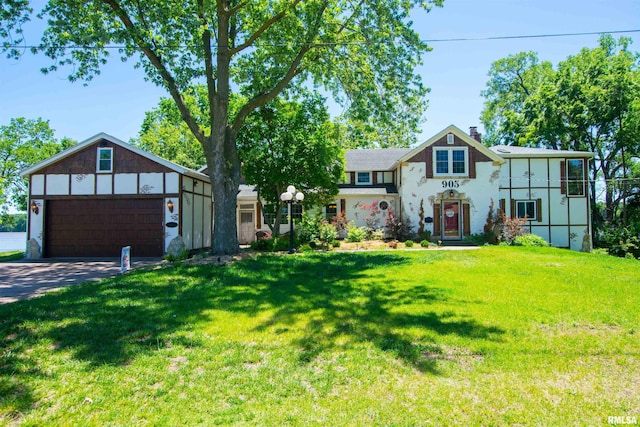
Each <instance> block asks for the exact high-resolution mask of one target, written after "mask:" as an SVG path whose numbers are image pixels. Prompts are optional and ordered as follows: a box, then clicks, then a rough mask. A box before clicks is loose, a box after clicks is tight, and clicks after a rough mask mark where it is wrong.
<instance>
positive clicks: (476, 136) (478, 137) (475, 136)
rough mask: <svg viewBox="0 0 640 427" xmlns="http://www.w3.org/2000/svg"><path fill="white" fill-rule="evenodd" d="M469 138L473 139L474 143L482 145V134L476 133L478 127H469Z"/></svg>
mask: <svg viewBox="0 0 640 427" xmlns="http://www.w3.org/2000/svg"><path fill="white" fill-rule="evenodd" d="M469 136H470V137H471V138H473V139H475V140H476V141H478V142H480V143H482V134H481V133H478V127H477V126H471V127H470V128H469Z"/></svg>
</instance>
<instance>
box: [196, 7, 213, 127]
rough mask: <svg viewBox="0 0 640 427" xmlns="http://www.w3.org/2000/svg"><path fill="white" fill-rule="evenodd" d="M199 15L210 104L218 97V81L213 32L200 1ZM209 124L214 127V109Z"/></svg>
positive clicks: (210, 113) (210, 114) (211, 110)
mask: <svg viewBox="0 0 640 427" xmlns="http://www.w3.org/2000/svg"><path fill="white" fill-rule="evenodd" d="M198 15H199V18H200V21H201V25H202V26H203V28H204V29H205V30H204V31H203V33H202V47H203V56H204V64H205V70H206V71H205V79H206V81H207V94H208V97H209V102H211V100H212V99H214V97H215V96H216V80H215V78H214V76H213V75H214V68H213V53H212V51H211V30H209V26H208V21H207V16H206V12H205V9H204V3H203V0H198ZM209 123H211V124H212V125H213V108H209Z"/></svg>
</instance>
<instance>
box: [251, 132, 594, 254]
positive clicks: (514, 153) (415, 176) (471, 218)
mask: <svg viewBox="0 0 640 427" xmlns="http://www.w3.org/2000/svg"><path fill="white" fill-rule="evenodd" d="M591 158H593V154H592V153H588V152H573V151H558V150H547V149H537V148H524V147H506V146H496V147H490V148H488V147H486V146H484V145H482V144H481V141H480V135H479V134H478V132H477V130H476V128H471V131H470V133H469V134H466V133H465V132H463V131H462V130H460V129H459V128H457V127H455V126H453V125H452V126H449V127H447V128H446V129H444V130H442V131H441V132H439V133H438V134H436V135H434V136H433V137H431V138H429V139H428V140H427V141H425V142H424V143H422V144H420V145H419V146H417V147H415V148H390V149H356V150H348V151H347V152H346V171H345V181H344V182H343V183H341V184H340V185H339V194H338V196H337V197H336V200H335V201H334V202H333V203H330V204H328V205H326V206H324V207H322V214H323V215H325V216H326V217H327V218H330V217H332V216H334V215H337V214H339V213H344V215H345V218H346V220H347V221H353V222H354V223H355V225H357V226H365V225H368V224H367V222H368V221H369V222H372V220H373V222H374V223H377V225H378V226H380V227H382V226H384V222H385V219H386V217H387V216H388V215H389V212H393V214H394V215H395V216H397V217H400V218H402V219H403V220H408V222H409V224H410V225H411V226H412V230H413V231H414V232H417V231H418V228H419V224H421V223H422V224H423V229H424V230H425V231H428V232H430V233H431V235H432V236H433V238H435V239H437V240H442V241H445V242H446V241H461V240H463V239H464V238H465V237H466V236H469V235H471V234H480V233H482V232H483V231H484V227H485V224H486V223H487V216H488V214H489V211H490V209H493V211H494V212H497V211H498V210H500V211H501V212H502V213H504V214H505V215H506V216H507V217H519V218H526V229H527V231H528V232H531V233H533V234H537V235H539V236H541V237H542V238H544V239H545V240H546V241H548V242H549V243H550V244H551V245H553V246H557V247H565V248H571V249H574V250H585V251H588V250H590V249H591V219H590V199H589V197H588V179H587V176H588V175H587V165H588V162H589V160H590V159H591ZM244 194H245V198H244V200H243V206H244V212H248V211H249V210H251V211H252V212H253V215H255V216H256V217H259V215H258V214H259V211H258V208H257V204H256V196H255V192H254V193H253V196H251V192H250V191H249V189H245V190H244ZM251 197H253V199H252V198H251ZM372 207H374V208H377V209H373V210H372V209H371V208H372ZM372 212H373V213H374V215H373V216H372ZM299 214H300V213H299V212H294V216H295V215H299ZM248 218H249V217H248V216H247V217H246V218H245V219H247V220H248ZM239 221H240V220H239ZM253 226H254V227H255V228H254V229H256V230H259V229H261V228H262V229H265V228H266V227H265V226H262V227H261V226H260V224H258V223H254V224H253ZM244 227H245V228H247V229H250V228H251V224H244ZM282 228H283V229H284V230H287V226H286V224H283V226H282ZM245 235H246V236H247V237H249V236H250V233H246V234H245Z"/></svg>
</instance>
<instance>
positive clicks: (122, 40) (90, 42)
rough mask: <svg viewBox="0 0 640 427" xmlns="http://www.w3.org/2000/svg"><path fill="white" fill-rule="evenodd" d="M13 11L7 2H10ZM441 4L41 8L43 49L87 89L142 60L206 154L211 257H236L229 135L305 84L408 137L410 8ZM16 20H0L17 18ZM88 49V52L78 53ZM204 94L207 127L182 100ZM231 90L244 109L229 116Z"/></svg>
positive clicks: (55, 1)
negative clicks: (114, 57) (190, 93)
mask: <svg viewBox="0 0 640 427" xmlns="http://www.w3.org/2000/svg"><path fill="white" fill-rule="evenodd" d="M13 1H15V0H13ZM442 4H443V0H424V1H422V0H421V1H418V0H387V1H377V0H362V1H359V2H352V1H350V0H309V1H302V0H255V1H240V0H217V1H215V2H212V1H205V0H195V1H192V2H183V1H167V0H147V1H144V2H141V1H139V0H96V1H91V2H87V1H84V0H49V1H48V2H47V3H46V6H45V7H44V10H43V11H42V12H43V14H44V15H45V16H47V18H48V28H47V29H46V31H45V33H44V36H43V39H42V45H41V49H40V50H42V51H43V52H44V53H45V54H46V55H47V56H49V57H50V58H52V59H53V61H54V63H53V65H52V66H51V67H49V68H48V70H49V71H51V70H56V69H58V67H66V66H69V79H70V80H72V81H75V80H81V81H85V82H86V81H89V80H91V79H92V77H93V76H94V75H96V74H98V73H99V72H100V68H101V66H102V65H103V64H104V63H105V62H106V61H107V60H108V59H109V57H110V54H111V53H112V52H113V49H111V48H112V47H114V46H119V47H120V48H119V50H118V52H119V54H120V56H121V59H122V60H126V59H128V58H131V57H136V58H137V59H138V62H137V64H136V65H137V66H139V67H141V68H142V69H143V70H144V71H145V73H146V76H147V78H148V79H149V80H151V81H152V82H154V83H155V84H157V85H159V86H162V87H164V88H166V89H167V91H168V92H169V94H170V95H171V98H172V99H173V101H174V102H175V103H176V105H177V106H178V110H179V111H180V115H181V117H182V119H183V120H184V122H185V123H186V125H187V127H188V128H189V130H190V131H191V133H192V134H193V135H194V136H195V137H196V139H197V140H198V142H199V143H200V144H201V145H202V147H203V151H204V155H205V158H206V160H207V165H208V171H209V175H210V177H211V181H212V184H213V185H212V187H213V198H214V223H215V227H214V233H213V248H212V251H213V252H214V253H235V252H237V251H238V250H239V247H238V240H237V230H236V215H235V209H236V201H237V188H238V184H239V182H240V157H239V154H238V147H237V137H238V133H239V132H240V129H241V128H242V126H243V124H244V122H245V120H246V119H247V117H248V116H249V114H250V113H251V112H253V111H255V110H256V109H258V108H259V107H261V106H263V105H265V104H267V103H268V102H270V101H272V100H274V99H275V98H276V97H277V96H278V95H279V94H280V93H281V92H282V91H283V90H284V89H285V88H289V89H290V90H295V89H296V88H300V87H303V86H305V85H309V84H313V85H315V86H318V87H324V88H325V89H326V90H327V91H328V93H331V94H332V95H333V96H334V98H335V99H336V100H337V101H338V102H339V103H341V104H343V105H345V106H346V107H347V111H348V115H349V118H350V119H354V120H366V121H368V122H370V123H379V124H381V125H384V126H393V125H394V124H397V125H398V126H399V127H404V126H405V124H406V123H410V122H411V121H412V120H415V118H416V117H420V116H421V115H422V113H423V107H424V106H425V105H424V102H422V99H423V96H424V95H425V93H426V89H425V88H424V86H423V84H422V82H421V79H420V77H419V76H418V75H416V73H415V67H416V66H417V65H419V64H420V61H421V57H422V54H423V53H424V52H426V51H427V50H428V49H427V45H426V44H425V43H424V42H422V41H421V40H420V39H419V36H418V34H417V33H416V32H415V31H414V30H413V29H412V28H411V21H410V18H409V14H410V12H411V11H412V9H413V8H423V9H426V10H428V9H429V8H431V7H433V6H434V5H437V6H441V5H442ZM18 10H19V12H18V13H12V14H9V17H8V18H5V17H3V18H1V19H2V21H1V22H2V25H3V28H7V25H6V23H7V22H14V23H15V22H16V20H17V19H18V20H19V19H21V16H23V14H22V13H21V12H24V11H25V10H26V6H25V5H22V7H20V8H18ZM78 47H88V48H78ZM196 82H203V83H205V85H206V87H207V98H208V101H209V103H208V106H209V109H208V111H207V116H208V118H209V120H208V123H210V129H207V128H206V127H205V126H204V125H203V124H202V123H200V122H199V121H198V118H197V117H194V115H193V114H192V112H191V110H190V109H189V107H188V105H187V103H186V102H185V91H187V90H188V88H189V87H190V86H191V85H192V84H193V83H196ZM232 88H233V89H234V90H235V91H236V92H237V93H239V94H240V95H242V96H243V98H244V99H246V102H244V104H243V105H241V106H240V108H239V109H238V110H237V111H236V112H234V113H233V114H230V109H229V105H230V96H231V91H232Z"/></svg>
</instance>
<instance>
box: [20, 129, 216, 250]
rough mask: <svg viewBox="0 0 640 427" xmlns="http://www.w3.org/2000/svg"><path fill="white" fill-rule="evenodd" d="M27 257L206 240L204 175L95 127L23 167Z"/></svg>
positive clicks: (183, 245) (184, 245) (176, 246)
mask: <svg viewBox="0 0 640 427" xmlns="http://www.w3.org/2000/svg"><path fill="white" fill-rule="evenodd" d="M21 175H22V176H25V177H28V178H29V215H28V218H29V222H28V224H29V227H28V239H29V240H28V242H27V252H26V258H41V257H48V258H61V257H80V258H84V257H90V258H97V257H101V258H102V257H118V256H120V253H121V250H122V248H123V247H125V246H130V247H131V256H133V257H161V256H162V255H164V254H165V253H174V254H176V253H180V252H181V251H183V250H185V249H186V250H192V249H202V248H208V247H211V230H212V220H211V218H212V214H211V213H212V208H213V205H212V203H211V184H210V181H209V177H208V176H207V175H204V174H203V173H201V172H197V171H194V170H191V169H188V168H185V167H183V166H180V165H177V164H175V163H172V162H170V161H168V160H165V159H162V158H160V157H157V156H154V155H152V154H150V153H147V152H145V151H142V150H140V149H139V148H137V147H133V146H131V145H129V144H127V143H125V142H123V141H121V140H119V139H117V138H114V137H112V136H110V135H106V134H98V135H96V136H94V137H92V138H89V139H88V140H86V141H83V142H81V143H79V144H78V145H76V146H74V147H71V148H69V149H67V150H65V151H63V152H61V153H58V154H56V155H55V156H53V157H51V158H49V159H47V160H44V161H43V162H41V163H38V164H36V165H34V166H32V167H30V168H27V169H26V170H24V171H22V173H21Z"/></svg>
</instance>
